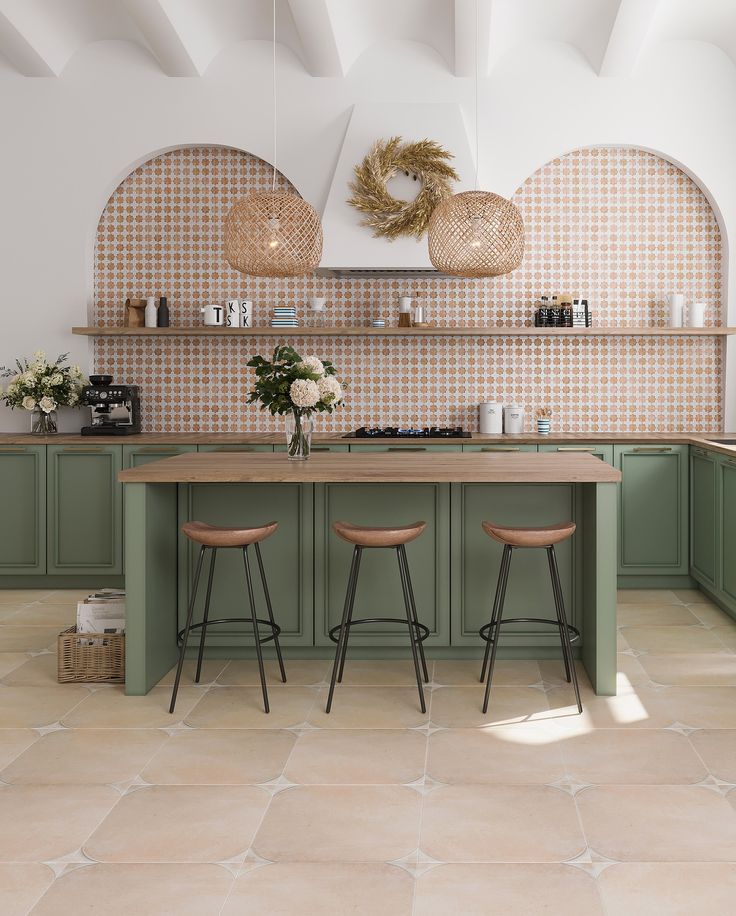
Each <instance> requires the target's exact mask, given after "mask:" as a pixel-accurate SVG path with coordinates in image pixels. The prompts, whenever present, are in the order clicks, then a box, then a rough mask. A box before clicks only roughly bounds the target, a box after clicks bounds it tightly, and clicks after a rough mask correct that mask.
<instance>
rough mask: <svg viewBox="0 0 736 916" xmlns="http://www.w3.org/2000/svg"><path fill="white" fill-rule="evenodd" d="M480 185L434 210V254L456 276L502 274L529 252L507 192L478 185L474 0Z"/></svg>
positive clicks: (438, 263) (437, 262) (433, 259)
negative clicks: (494, 192) (499, 192)
mask: <svg viewBox="0 0 736 916" xmlns="http://www.w3.org/2000/svg"><path fill="white" fill-rule="evenodd" d="M475 188H476V189H475V190H474V191H463V192H462V193H460V194H453V195H452V197H447V198H445V200H443V201H441V203H439V204H438V205H437V207H435V209H434V210H433V211H432V215H431V216H430V218H429V225H428V226H427V241H428V244H429V259H430V261H431V262H432V264H433V265H434V267H435V268H436V269H437V270H439V271H441V272H442V273H446V274H452V275H453V276H456V277H470V278H475V277H499V276H501V275H502V274H508V273H511V271H512V270H516V268H517V267H518V266H519V264H521V261H522V258H523V257H524V221H523V220H522V218H521V213H519V211H518V209H517V208H516V207H515V206H514V204H512V203H511V201H510V200H506V198H505V197H501V195H500V194H493V193H492V192H491V191H479V190H478V0H475Z"/></svg>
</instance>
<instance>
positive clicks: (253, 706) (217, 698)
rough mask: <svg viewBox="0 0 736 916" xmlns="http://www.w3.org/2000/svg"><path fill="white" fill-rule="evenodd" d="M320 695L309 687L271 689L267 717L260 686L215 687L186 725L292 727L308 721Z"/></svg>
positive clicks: (187, 719) (196, 726)
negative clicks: (269, 710)
mask: <svg viewBox="0 0 736 916" xmlns="http://www.w3.org/2000/svg"><path fill="white" fill-rule="evenodd" d="M316 695H317V693H316V691H315V690H312V689H311V688H309V687H270V688H269V690H268V699H269V703H270V706H271V712H270V713H269V714H268V715H266V713H265V712H264V711H263V695H262V694H261V688H260V687H215V688H212V689H211V690H209V691H208V692H207V694H206V695H205V696H204V698H203V699H202V701H201V702H200V703H199V704H198V705H197V707H196V708H195V709H194V711H193V712H191V713H189V715H187V717H186V722H187V724H188V725H193V726H194V727H195V728H289V727H290V726H292V725H299V724H301V723H302V722H304V721H305V719H306V718H307V716H308V715H309V711H310V709H311V708H312V706H313V705H314V701H315V698H316ZM177 712H178V706H177Z"/></svg>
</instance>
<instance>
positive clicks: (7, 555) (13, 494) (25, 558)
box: [0, 445, 46, 575]
mask: <svg viewBox="0 0 736 916" xmlns="http://www.w3.org/2000/svg"><path fill="white" fill-rule="evenodd" d="M0 507H2V508H0V513H1V514H2V524H1V525H0V574H5V575H43V574H44V573H45V572H46V446H44V445H32V446H22V445H13V446H7V447H4V448H0Z"/></svg>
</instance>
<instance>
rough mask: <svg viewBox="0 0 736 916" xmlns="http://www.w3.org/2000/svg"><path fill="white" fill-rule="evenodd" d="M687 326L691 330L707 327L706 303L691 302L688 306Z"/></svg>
mask: <svg viewBox="0 0 736 916" xmlns="http://www.w3.org/2000/svg"><path fill="white" fill-rule="evenodd" d="M687 326H688V327H689V328H704V327H705V302H691V303H690V304H689V305H688V307H687Z"/></svg>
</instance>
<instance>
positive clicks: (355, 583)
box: [337, 547, 363, 684]
mask: <svg viewBox="0 0 736 916" xmlns="http://www.w3.org/2000/svg"><path fill="white" fill-rule="evenodd" d="M358 550H359V551H360V553H359V554H358V565H357V566H356V568H355V575H354V576H353V589H352V591H351V593H350V607H349V608H348V619H347V621H346V625H345V639H344V640H343V644H342V652H341V653H340V667H339V668H338V671H337V683H338V684H342V675H343V672H344V671H345V659H346V658H347V655H348V642H349V640H350V625H351V624H352V622H353V609H354V608H355V592H356V590H357V588H358V574H359V573H360V561H361V559H362V558H363V548H362V547H359V548H358Z"/></svg>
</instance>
